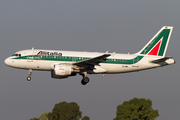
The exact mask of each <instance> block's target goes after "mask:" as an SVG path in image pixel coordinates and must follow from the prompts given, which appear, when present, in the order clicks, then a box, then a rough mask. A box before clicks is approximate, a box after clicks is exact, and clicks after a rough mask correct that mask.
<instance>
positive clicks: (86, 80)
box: [81, 77, 89, 85]
mask: <svg viewBox="0 0 180 120" xmlns="http://www.w3.org/2000/svg"><path fill="white" fill-rule="evenodd" d="M88 82H89V78H88V77H84V78H83V79H82V81H81V84H82V85H86V84H87V83H88Z"/></svg>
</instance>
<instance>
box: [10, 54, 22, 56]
mask: <svg viewBox="0 0 180 120" xmlns="http://www.w3.org/2000/svg"><path fill="white" fill-rule="evenodd" d="M12 56H16V57H21V54H13V55H12Z"/></svg>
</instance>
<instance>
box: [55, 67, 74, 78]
mask: <svg viewBox="0 0 180 120" xmlns="http://www.w3.org/2000/svg"><path fill="white" fill-rule="evenodd" d="M72 71H73V70H72V67H71V66H68V65H61V64H59V65H54V74H55V75H58V76H68V75H71V73H72Z"/></svg>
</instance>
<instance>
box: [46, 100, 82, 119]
mask: <svg viewBox="0 0 180 120" xmlns="http://www.w3.org/2000/svg"><path fill="white" fill-rule="evenodd" d="M81 114H82V112H81V111H79V106H78V104H77V103H75V102H70V103H67V102H60V103H58V104H55V106H54V108H53V110H52V113H48V120H79V119H80V118H81Z"/></svg>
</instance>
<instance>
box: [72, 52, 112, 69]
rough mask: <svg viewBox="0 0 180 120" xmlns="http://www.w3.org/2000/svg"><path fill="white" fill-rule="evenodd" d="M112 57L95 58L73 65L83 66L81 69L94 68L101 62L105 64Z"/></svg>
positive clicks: (105, 55) (106, 55) (107, 55)
mask: <svg viewBox="0 0 180 120" xmlns="http://www.w3.org/2000/svg"><path fill="white" fill-rule="evenodd" d="M109 56H111V54H104V55H101V56H98V57H94V58H91V59H88V60H83V61H80V62H76V63H73V65H77V66H81V67H85V66H86V67H88V66H94V65H98V64H99V63H101V62H105V61H106V60H107V57H109Z"/></svg>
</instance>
